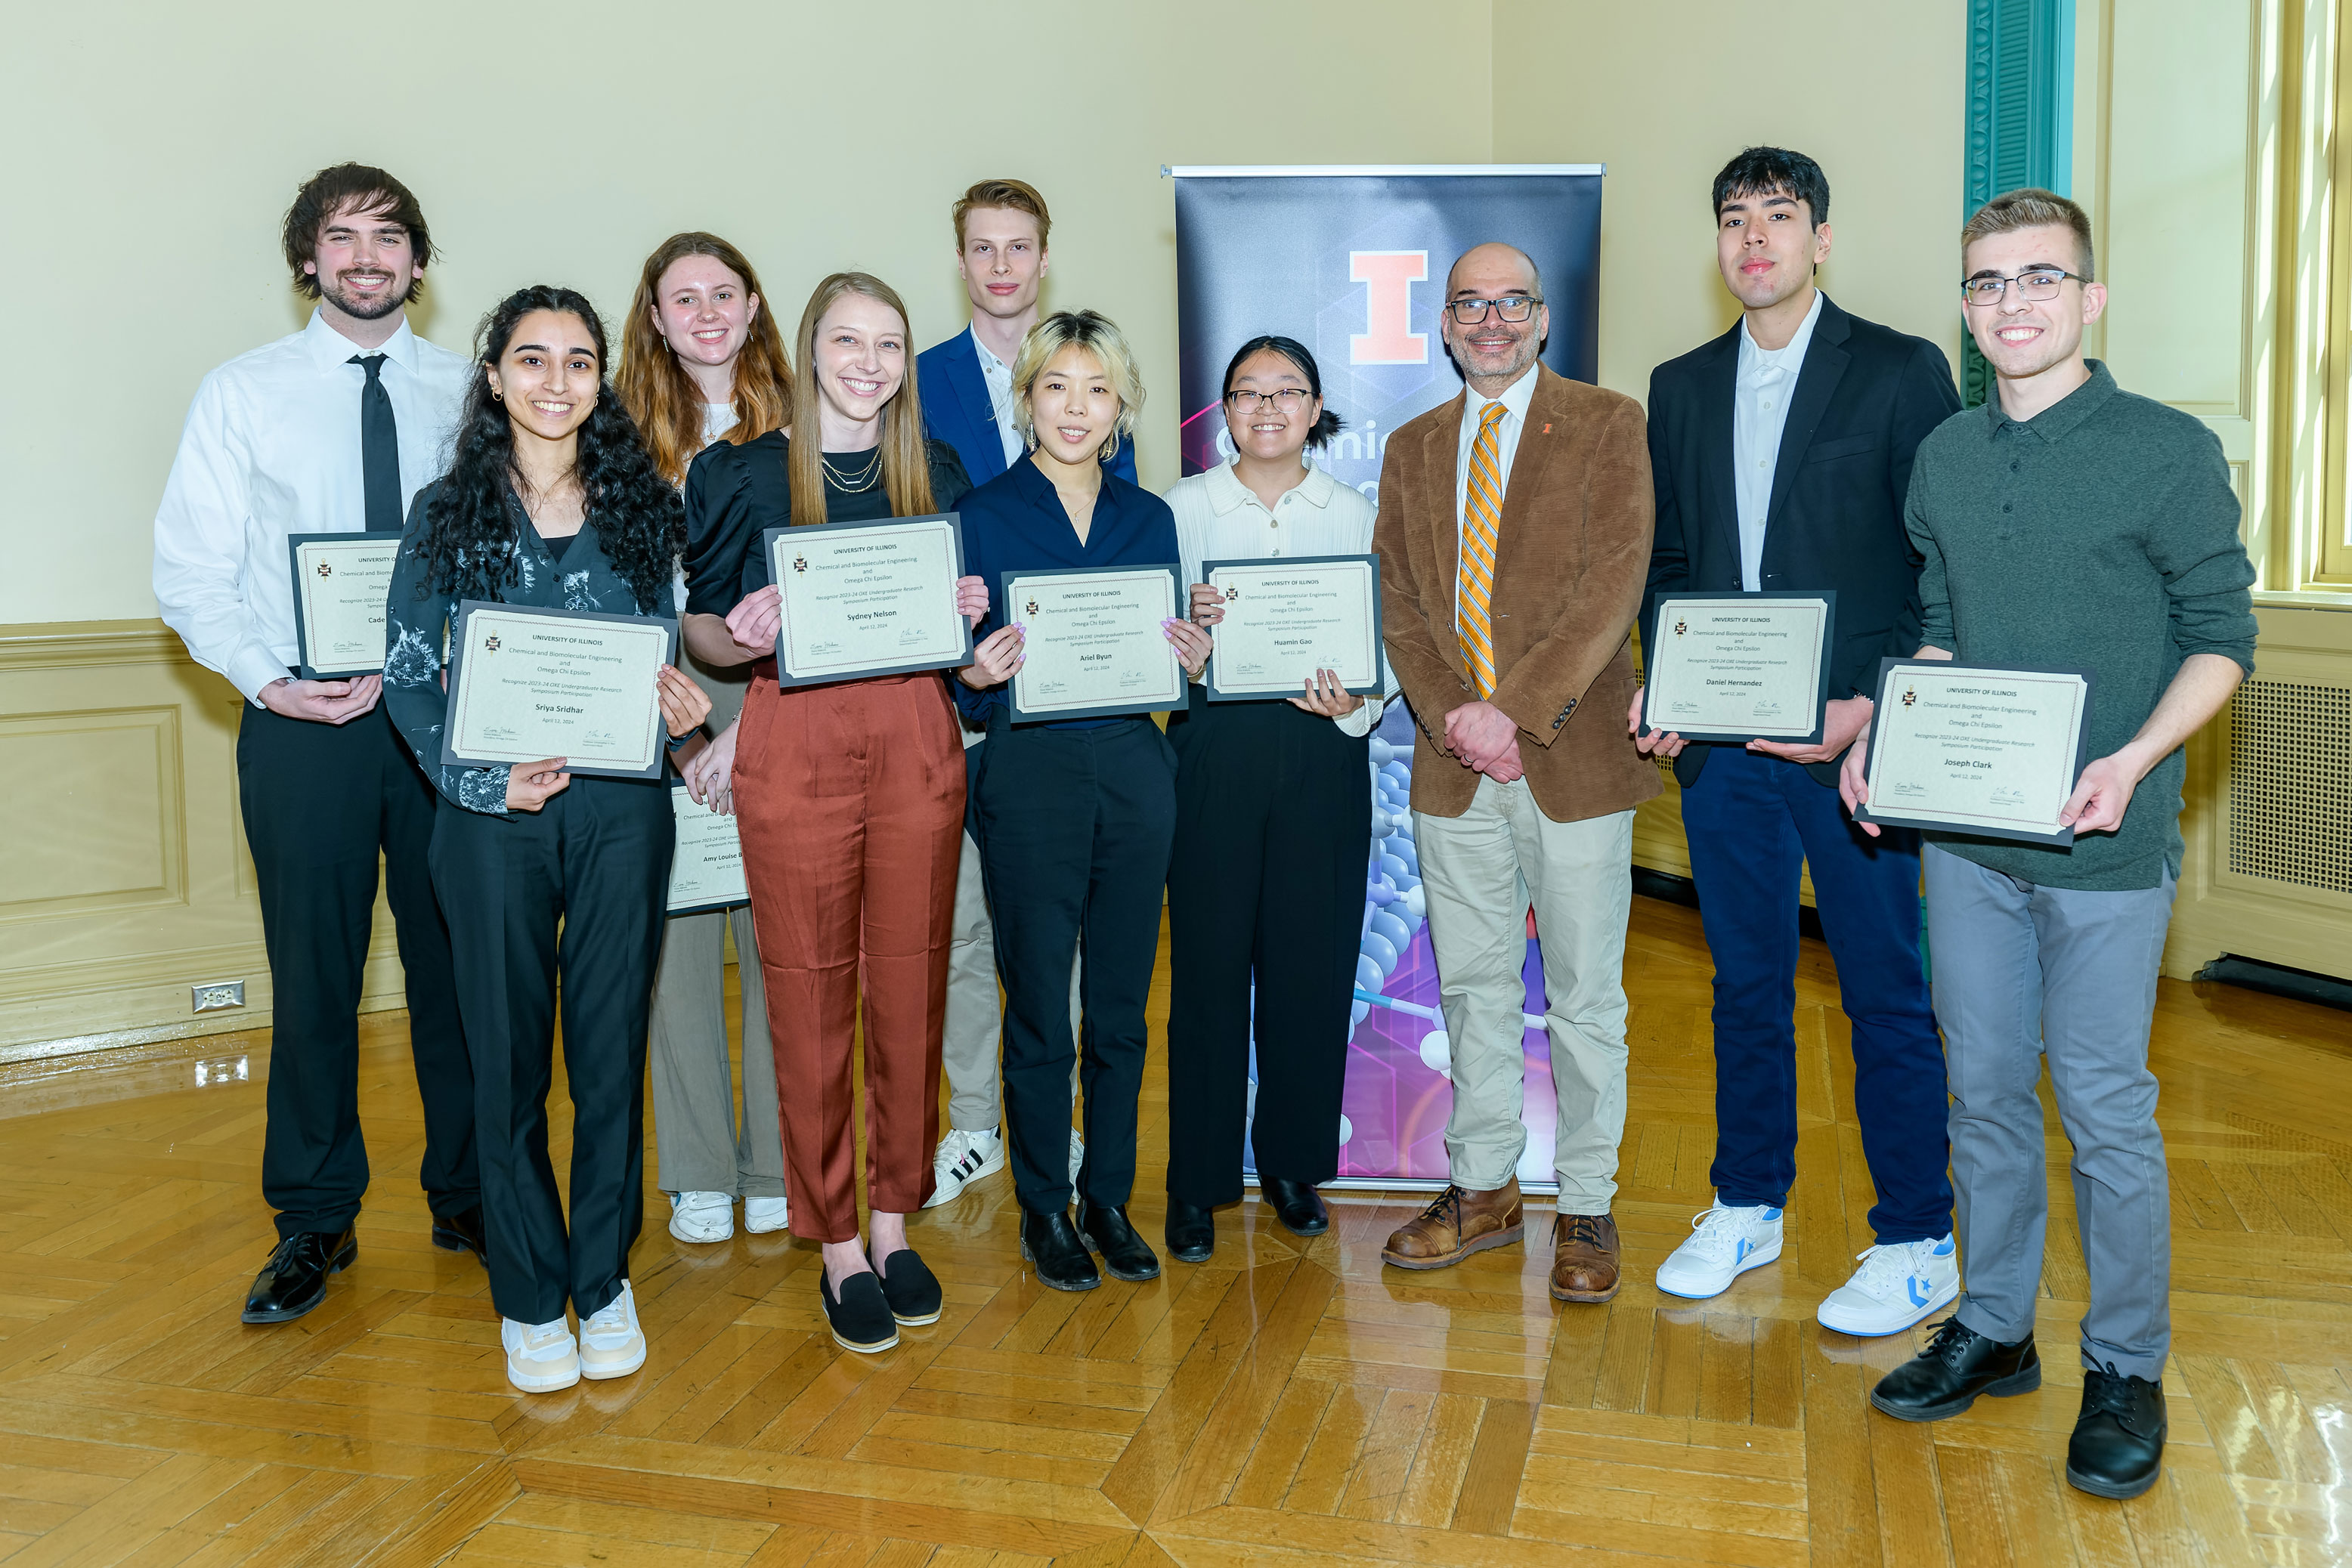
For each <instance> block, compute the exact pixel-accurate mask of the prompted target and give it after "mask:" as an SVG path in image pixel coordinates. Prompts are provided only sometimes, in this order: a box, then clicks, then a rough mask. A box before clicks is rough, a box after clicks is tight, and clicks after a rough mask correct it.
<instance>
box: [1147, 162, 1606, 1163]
mask: <svg viewBox="0 0 2352 1568" xmlns="http://www.w3.org/2000/svg"><path fill="white" fill-rule="evenodd" d="M1168 172H1169V173H1170V174H1171V175H1172V176H1173V177H1174V179H1175V183H1176V298H1177V318H1178V319H1177V333H1178V342H1179V347H1180V351H1181V377H1180V380H1181V386H1180V397H1181V409H1180V416H1181V419H1182V421H1183V423H1182V427H1181V433H1180V434H1181V453H1180V461H1181V470H1182V472H1184V473H1186V474H1199V473H1203V472H1205V471H1206V470H1208V469H1210V468H1213V467H1215V466H1216V465H1219V464H1220V463H1223V462H1224V461H1225V460H1226V459H1227V458H1228V457H1229V456H1230V455H1232V453H1233V449H1234V448H1233V439H1232V436H1231V435H1230V434H1228V433H1227V431H1226V429H1225V421H1224V416H1223V391H1224V389H1223V377H1224V373H1225V364H1226V361H1229V360H1230V359H1231V358H1232V357H1233V354H1234V350H1236V349H1238V348H1239V347H1241V345H1242V344H1243V343H1244V342H1246V341H1248V340H1250V339H1252V338H1254V337H1256V336H1258V335H1259V334H1260V333H1265V332H1274V333H1280V334H1281V335H1283V336H1285V337H1289V338H1296V339H1297V340H1299V341H1301V342H1303V343H1305V344H1306V345H1307V347H1308V348H1309V349H1311V350H1314V353H1315V359H1316V363H1317V367H1318V369H1319V370H1320V371H1321V372H1322V379H1323V393H1324V402H1325V406H1326V407H1328V409H1330V410H1331V411H1332V412H1334V413H1338V414H1339V417H1340V419H1341V421H1342V422H1343V423H1344V428H1343V429H1342V430H1341V432H1340V433H1339V435H1338V436H1337V437H1336V438H1335V439H1334V440H1333V441H1332V443H1331V444H1330V445H1329V446H1328V447H1327V448H1326V449H1325V450H1324V451H1322V452H1320V453H1317V454H1314V455H1313V460H1314V461H1315V462H1316V464H1317V465H1318V466H1320V467H1323V468H1325V469H1328V471H1329V472H1330V474H1331V475H1332V476H1333V477H1334V478H1337V479H1339V480H1340V481H1341V482H1342V483H1344V484H1348V485H1352V486H1355V487H1356V488H1357V489H1359V490H1360V491H1362V492H1363V493H1364V494H1365V495H1367V496H1369V497H1372V498H1373V499H1374V500H1375V501H1377V500H1378V499H1379V498H1380V476H1381V452H1382V450H1383V449H1384V448H1385V447H1386V446H1387V444H1388V439H1389V435H1390V434H1391V432H1393V431H1394V430H1396V429H1397V428H1399V427H1400V426H1402V425H1403V424H1404V423H1406V422H1407V421H1409V420H1411V419H1412V417H1413V416H1414V415H1416V414H1419V413H1425V412H1427V411H1428V410H1430V409H1433V408H1435V407H1437V406H1438V405H1439V404H1440V403H1443V402H1446V401H1447V400H1448V399H1451V398H1454V397H1456V396H1458V395H1460V393H1461V391H1462V379H1461V377H1460V376H1459V375H1457V374H1456V373H1455V372H1454V364H1453V361H1451V360H1450V359H1449V358H1448V357H1447V354H1446V350H1445V345H1444V340H1443V339H1442V338H1441V337H1440V335H1439V330H1438V312H1439V309H1440V308H1441V307H1442V305H1443V303H1444V296H1445V274H1446V271H1447V269H1448V268H1449V267H1452V266H1453V263H1454V258H1455V257H1456V256H1460V255H1461V254H1462V253H1463V252H1464V251H1465V250H1468V249H1469V248H1470V247H1471V246H1475V245H1479V244H1482V243H1484V242H1486V241H1488V240H1501V241H1504V242H1506V243H1507V244H1510V245H1515V246H1518V247H1519V248H1520V249H1521V250H1523V251H1525V252H1527V253H1528V256H1531V257H1533V258H1534V261H1535V264H1536V269H1537V271H1538V274H1539V276H1540V277H1541V278H1542V282H1543V295H1544V301H1545V303H1546V304H1547V305H1549V307H1550V309H1551V336H1550V338H1549V340H1547V341H1546V343H1545V345H1544V349H1543V360H1544V362H1545V363H1546V364H1548V365H1549V366H1550V367H1551V368H1552V369H1553V370H1554V371H1558V372H1559V374H1561V375H1563V376H1570V377H1573V378H1575V379H1577V380H1579V381H1585V382H1590V381H1592V380H1593V379H1594V378H1595V374H1596V369H1597V365H1598V361H1599V339H1598V329H1599V321H1600V278H1601V165H1599V164H1595V163H1586V164H1542V165H1528V164H1507V165H1494V166H1475V165H1473V166H1460V167H1454V166H1422V167H1402V168H1330V167H1295V168H1281V167H1267V168H1172V169H1170V170H1169V171H1168ZM1371 754H1372V758H1371V777H1370V779H1369V780H1368V781H1367V788H1368V789H1370V790H1371V792H1372V838H1371V842H1370V843H1369V844H1368V845H1367V846H1366V851H1367V854H1366V875H1365V895H1364V915H1363V927H1362V934H1361V945H1360V952H1359V956H1358V958H1357V962H1356V1003H1355V1009H1354V1012H1353V1015H1352V1021H1353V1028H1352V1032H1351V1034H1350V1036H1349V1043H1348V1078H1347V1088H1346V1091H1345V1092H1344V1094H1343V1096H1342V1099H1341V1107H1342V1112H1343V1113H1342V1114H1341V1116H1340V1118H1339V1179H1338V1180H1337V1181H1336V1182H1334V1183H1331V1184H1330V1185H1332V1186H1360V1187H1415V1186H1426V1187H1433V1188H1434V1187H1439V1186H1444V1184H1445V1180H1446V1173H1447V1159H1446V1153H1445V1119H1446V1114H1447V1113H1448V1111H1449V1110H1451V1108H1452V1105H1453V1099H1454V1085H1453V1078H1452V1070H1453V1053H1452V1049H1451V1045H1450V1042H1449V1041H1448V1040H1447V1038H1446V1032H1445V1020H1444V1015H1443V1014H1442V1012H1441V1011H1440V1009H1439V996H1440V990H1441V987H1440V982H1439V977H1438V973H1437V965H1436V961H1435V959H1434V957H1433V956H1432V954H1431V952H1430V946H1429V930H1428V926H1427V924H1426V921H1425V919H1424V916H1425V915H1426V912H1427V906H1426V904H1425V902H1424V899H1423V893H1422V886H1421V862H1420V858H1419V856H1418V854H1417V852H1415V849H1414V846H1413V841H1412V815H1411V813H1410V811H1409V810H1407V800H1408V799H1409V796H1410V792H1411V789H1412V717H1411V716H1410V715H1408V714H1407V713H1406V712H1405V710H1404V706H1403V705H1402V703H1394V704H1391V706H1390V708H1389V711H1388V712H1387V713H1386V714H1384V715H1383V716H1382V717H1381V725H1380V727H1379V729H1378V730H1377V731H1376V732H1375V733H1374V735H1373V737H1372V741H1371ZM1537 953H1538V949H1537V937H1536V933H1535V931H1534V929H1533V927H1532V926H1530V928H1529V930H1528V948H1527V956H1526V961H1525V963H1524V965H1523V967H1522V970H1521V976H1522V984H1523V986H1524V988H1525V991H1526V995H1525V999H1524V1001H1523V1003H1522V1016H1521V1022H1522V1024H1523V1026H1524V1030H1525V1032H1524V1034H1523V1036H1522V1043H1523V1046H1524V1049H1525V1051H1526V1058H1527V1091H1526V1098H1525V1102H1524V1104H1525V1110H1524V1112H1523V1113H1522V1117H1523V1120H1524V1121H1525V1123H1526V1124H1527V1131H1528V1141H1527V1148H1526V1151H1525V1153H1524V1154H1522V1155H1521V1156H1520V1158H1519V1165H1518V1177H1519V1184H1520V1186H1521V1187H1522V1188H1523V1189H1525V1190H1528V1191H1531V1192H1545V1193H1549V1192H1552V1191H1555V1190H1557V1183H1556V1181H1555V1179H1554V1176H1553V1172H1552V1134H1553V1128H1552V1122H1553V1104H1554V1100H1553V1093H1552V1082H1551V1040H1550V1036H1549V1033H1548V1032H1547V1030H1546V1027H1545V1023H1544V986H1543V967H1542V965H1541V964H1540V963H1539V962H1538V956H1537ZM1250 1079H1251V1085H1250V1102H1249V1103H1250V1111H1251V1114H1252V1115H1255V1113H1256V1108H1257V1085H1256V1080H1257V1069H1256V1061H1255V1051H1253V1056H1252V1061H1251V1069H1250ZM1252 1157H1253V1156H1251V1155H1249V1153H1248V1145H1247V1144H1246V1143H1244V1169H1245V1170H1246V1171H1247V1174H1248V1175H1250V1176H1253V1177H1255V1170H1254V1169H1251V1168H1249V1164H1248V1162H1249V1161H1250V1160H1251V1159H1252Z"/></svg>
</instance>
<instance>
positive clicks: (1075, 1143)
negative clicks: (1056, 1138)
mask: <svg viewBox="0 0 2352 1568" xmlns="http://www.w3.org/2000/svg"><path fill="white" fill-rule="evenodd" d="M1086 1163H1087V1141H1086V1140H1085V1139H1084V1138H1081V1137H1080V1136H1078V1130H1077V1129H1076V1127H1073V1128H1071V1129H1070V1185H1071V1186H1073V1187H1075V1186H1077V1185H1078V1167H1079V1166H1083V1165H1085V1164H1086Z"/></svg>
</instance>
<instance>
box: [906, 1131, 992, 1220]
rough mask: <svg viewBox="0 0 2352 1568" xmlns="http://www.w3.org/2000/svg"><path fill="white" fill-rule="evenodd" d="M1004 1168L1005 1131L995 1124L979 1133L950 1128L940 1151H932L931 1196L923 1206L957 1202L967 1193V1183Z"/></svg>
mask: <svg viewBox="0 0 2352 1568" xmlns="http://www.w3.org/2000/svg"><path fill="white" fill-rule="evenodd" d="M1003 1168H1004V1134H1003V1133H1001V1132H999V1131H998V1130H997V1129H995V1128H994V1127H990V1128H988V1129H987V1130H985V1131H983V1132H978V1133H967V1132H965V1131H964V1130H963V1129H962V1128H961V1127H957V1128H950V1130H949V1132H948V1135H947V1136H946V1137H944V1138H941V1139H940V1146H939V1150H938V1152H937V1153H936V1154H934V1155H931V1196H930V1197H929V1199H927V1200H926V1201H925V1202H924V1204H923V1207H925V1208H937V1207H939V1206H940V1205H941V1204H943V1203H953V1202H954V1201H955V1200H956V1199H957V1198H959V1197H962V1196H963V1189H964V1188H965V1187H967V1186H971V1184H972V1183H973V1182H976V1181H978V1180H979V1179H980V1178H981V1177H982V1176H987V1175H989V1174H990V1173H992V1172H994V1171H1001V1170H1003Z"/></svg>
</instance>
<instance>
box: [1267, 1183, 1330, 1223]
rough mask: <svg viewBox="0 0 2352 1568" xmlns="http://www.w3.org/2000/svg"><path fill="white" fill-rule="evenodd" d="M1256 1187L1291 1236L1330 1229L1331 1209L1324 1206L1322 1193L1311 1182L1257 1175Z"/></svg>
mask: <svg viewBox="0 0 2352 1568" xmlns="http://www.w3.org/2000/svg"><path fill="white" fill-rule="evenodd" d="M1257 1190H1258V1191H1259V1193H1260V1194H1261V1195H1263V1196H1264V1197H1265V1200H1266V1202H1268V1203H1270V1204H1272V1205H1273V1206H1274V1217H1275V1218H1276V1219H1279V1220H1280V1221H1282V1228H1284V1229H1285V1230H1287V1231H1289V1232H1290V1233H1291V1234H1292V1235H1293V1236H1320V1235H1322V1234H1323V1233H1324V1232H1325V1231H1327V1230H1328V1229H1330V1228H1331V1211H1330V1210H1329V1209H1328V1208H1326V1207H1323V1195H1322V1194H1321V1193H1319V1192H1317V1191H1316V1190H1315V1188H1314V1187H1313V1186H1311V1185H1310V1184H1308V1183H1307V1182H1303V1181H1285V1180H1284V1179H1283V1178H1282V1177H1280V1176H1260V1177H1258V1178H1257Z"/></svg>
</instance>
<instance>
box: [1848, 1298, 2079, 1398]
mask: <svg viewBox="0 0 2352 1568" xmlns="http://www.w3.org/2000/svg"><path fill="white" fill-rule="evenodd" d="M2041 1386H2042V1357H2041V1356H2040V1355H2039V1354H2036V1353H2035V1351H2034V1349H2033V1336H2032V1334H2027V1335H2026V1336H2025V1337H2024V1338H2023V1339H2021V1340H2020V1341H2018V1342H2017V1343H2015V1344H2003V1343H2000V1341H1999V1340H1992V1339H1987V1338H1985V1336H1984V1335H1982V1334H1980V1333H1977V1332H1976V1330H1974V1329H1972V1328H1968V1327H1966V1326H1964V1325H1963V1324H1962V1323H1961V1322H1960V1320H1959V1319H1958V1318H1957V1317H1951V1318H1946V1319H1945V1320H1944V1321H1943V1322H1940V1323H1938V1324H1937V1325H1936V1337H1935V1338H1933V1339H1931V1340H1929V1341H1928V1342H1927V1349H1925V1350H1923V1351H1921V1352H1920V1353H1919V1354H1917V1355H1915V1356H1913V1357H1912V1358H1911V1359H1910V1360H1909V1361H1906V1362H1905V1363H1904V1364H1902V1365H1900V1366H1898V1367H1896V1368H1895V1370H1894V1371H1892V1372H1890V1373H1888V1374H1887V1375H1885V1376H1884V1377H1882V1378H1880V1379H1879V1380H1878V1386H1877V1387H1875V1388H1874V1389H1872V1390H1871V1391H1870V1402H1871V1403H1872V1404H1873V1405H1875V1406H1878V1408H1879V1409H1881V1410H1884V1411H1885V1412H1886V1414H1888V1415H1889V1416H1894V1417H1895V1419H1896V1420H1898V1421H1941V1420H1942V1419H1944V1418H1945V1417H1946V1416H1957V1415H1958V1414H1959V1413H1960V1412H1961V1411H1963V1410H1965V1409H1967V1408H1968V1407H1969V1406H1971V1405H1973V1404H1975V1403H1976V1402H1977V1396H1979V1394H1990V1395H1992V1396H1994V1397H1996V1398H2007V1397H2008V1396H2010V1395H2012V1394H2031V1393H2032V1392H2033V1391H2034V1390H2035V1389H2037V1388H2039V1387H2041Z"/></svg>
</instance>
